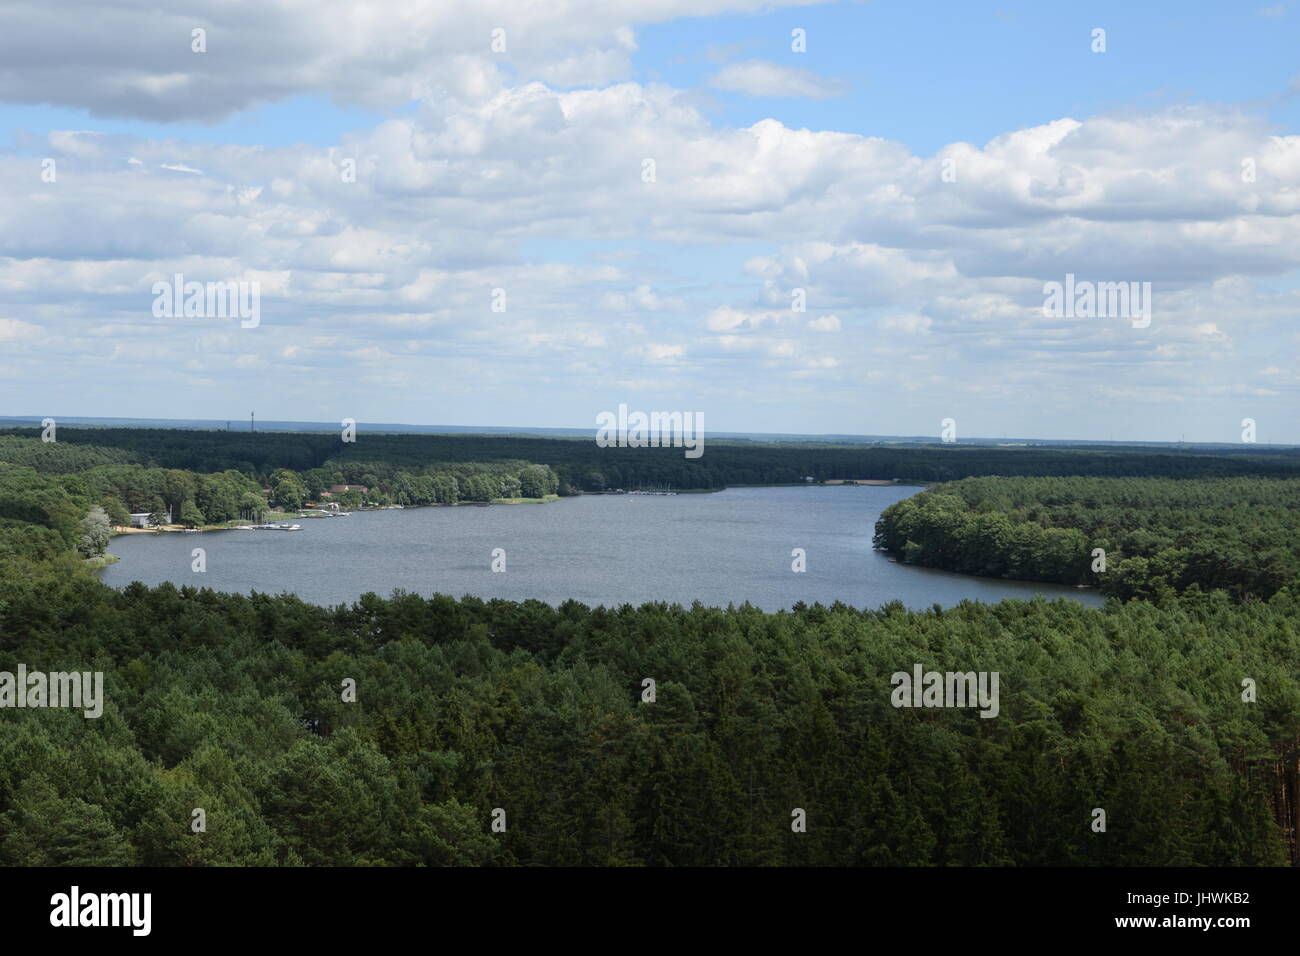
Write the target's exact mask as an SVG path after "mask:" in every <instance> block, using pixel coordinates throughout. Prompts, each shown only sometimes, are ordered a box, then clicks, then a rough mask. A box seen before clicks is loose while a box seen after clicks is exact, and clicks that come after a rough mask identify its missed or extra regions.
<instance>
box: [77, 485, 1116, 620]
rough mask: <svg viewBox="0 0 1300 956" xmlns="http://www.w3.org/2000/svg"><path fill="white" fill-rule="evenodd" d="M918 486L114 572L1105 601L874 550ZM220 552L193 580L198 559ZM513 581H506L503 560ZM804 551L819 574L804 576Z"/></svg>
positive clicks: (809, 493)
mask: <svg viewBox="0 0 1300 956" xmlns="http://www.w3.org/2000/svg"><path fill="white" fill-rule="evenodd" d="M920 490H921V489H920V488H919V487H915V486H910V487H909V486H834V487H826V486H814V487H806V488H730V489H727V490H726V491H722V492H718V493H716V494H686V495H676V496H664V497H657V496H643V495H587V496H583V497H577V498H565V499H562V500H560V501H557V502H553V503H549V504H522V505H492V506H490V507H464V506H462V507H455V508H447V507H441V508H439V507H433V508H407V509H404V510H392V511H368V512H358V513H356V514H353V515H351V516H350V517H347V518H331V519H328V520H326V519H318V518H317V519H303V520H301V521H300V522H299V523H300V524H302V526H303V530H302V531H296V532H291V533H285V532H281V531H213V532H204V533H203V534H158V535H119V536H117V537H115V538H114V539H113V541H112V543H111V544H110V546H109V551H110V552H112V553H113V554H115V555H117V556H118V557H119V558H120V559H121V560H120V561H119V562H118V563H116V564H113V565H110V566H109V567H107V568H105V569H104V570H103V571H102V572H101V580H103V581H104V583H106V584H109V585H111V586H113V587H119V588H120V587H124V586H125V585H127V584H129V583H130V582H131V581H136V580H139V581H143V582H144V583H145V584H149V585H156V584H160V583H162V582H163V581H171V582H172V583H174V584H176V585H178V586H179V585H185V584H189V585H194V586H196V587H210V588H214V589H217V590H220V591H231V592H243V593H249V592H251V591H254V590H256V591H262V592H266V593H271V594H278V593H280V592H282V591H288V592H292V593H294V594H296V595H298V596H299V597H301V598H302V599H303V600H306V601H311V602H313V603H316V604H322V605H332V604H341V603H348V602H351V601H353V600H355V599H356V598H357V597H359V596H360V595H362V594H364V593H365V592H367V591H374V592H375V593H377V594H380V595H383V596H387V595H388V594H389V593H391V592H392V591H393V590H394V589H395V588H400V589H402V590H405V591H411V592H415V593H419V594H423V595H426V596H427V595H430V594H434V593H442V594H450V595H453V596H456V597H459V596H461V595H465V594H472V595H475V596H477V597H481V598H506V599H509V600H514V601H520V600H524V599H526V598H538V599H540V600H542V601H546V602H547V603H549V604H559V603H561V602H563V601H565V600H568V599H573V600H577V601H581V602H582V603H584V604H589V605H597V604H604V605H606V606H610V605H619V604H625V603H626V604H641V603H644V602H647V601H668V602H672V603H678V604H683V605H687V606H689V605H690V604H691V602H693V601H701V602H703V603H704V604H707V605H715V606H719V607H726V606H727V605H728V604H737V605H739V604H741V603H743V602H745V601H748V602H750V603H751V604H753V605H755V606H756V607H761V608H763V609H765V610H779V609H782V608H789V607H790V606H791V605H793V604H795V603H796V602H798V601H803V602H804V603H806V604H812V603H814V602H821V603H823V604H829V603H832V602H834V601H842V602H844V603H845V604H851V605H853V606H855V607H862V608H878V607H880V606H881V605H883V604H887V603H889V602H890V601H894V600H898V601H902V602H903V603H904V604H905V605H907V606H908V607H910V608H928V607H930V606H931V605H934V604H940V605H943V606H945V607H947V606H951V605H953V604H957V603H959V602H960V601H962V600H964V599H967V598H969V599H972V600H980V601H990V602H992V601H999V600H1001V599H1003V598H1031V597H1033V596H1034V595H1035V594H1044V595H1047V596H1049V597H1067V598H1071V599H1073V600H1077V601H1080V602H1082V603H1084V604H1087V605H1090V606H1100V605H1101V604H1102V603H1103V600H1102V598H1101V596H1100V594H1099V593H1098V592H1096V591H1091V590H1079V589H1076V588H1068V587H1060V586H1057V585H1049V584H1032V583H1026V582H1020V581H1003V580H997V579H989V578H975V577H969V576H966V575H961V574H952V573H949V572H946V571H934V570H930V569H927V568H918V567H908V566H906V565H903V564H896V563H894V562H892V561H890V560H889V559H888V558H887V557H886V556H885V555H883V554H881V553H880V552H878V551H873V550H872V548H871V536H872V532H873V531H874V529H875V524H876V518H877V517H878V516H879V514H880V512H881V511H882V510H883V509H884V508H886V507H888V506H889V505H891V504H893V503H894V502H895V501H899V500H901V499H903V498H907V497H909V496H911V495H913V494H916V493H917V492H918V491H920ZM194 548H203V549H204V550H205V551H206V552H207V556H206V557H207V571H206V572H204V573H196V572H193V571H191V563H192V560H193V559H192V558H191V556H190V552H191V550H192V549H194ZM495 548H501V549H504V551H505V562H506V570H505V572H504V573H501V572H493V571H492V569H491V565H492V552H493V549H495ZM794 548H802V549H804V552H805V554H806V566H807V570H806V572H804V573H795V572H793V571H792V570H791V563H792V561H793V560H794V559H793V558H792V557H791V551H792V550H793V549H794Z"/></svg>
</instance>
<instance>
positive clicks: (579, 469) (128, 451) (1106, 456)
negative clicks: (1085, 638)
mask: <svg viewBox="0 0 1300 956" xmlns="http://www.w3.org/2000/svg"><path fill="white" fill-rule="evenodd" d="M39 436H40V430H39V429H36V428H26V429H24V428H14V429H6V430H4V431H0V461H9V462H12V463H14V464H27V465H31V466H32V467H34V468H38V469H45V470H50V469H53V470H56V471H65V470H73V469H69V468H66V467H65V465H64V462H65V461H67V460H68V459H67V458H64V457H62V456H64V455H71V454H73V453H72V452H62V451H60V452H51V451H49V450H48V449H49V447H51V446H53V445H56V444H57V445H60V446H62V445H65V444H66V445H69V446H76V447H78V448H80V449H81V452H80V454H82V455H84V456H85V457H84V461H86V462H91V463H94V464H112V463H121V461H122V458H123V457H124V456H125V457H126V458H128V459H129V461H130V462H132V463H136V464H141V465H146V466H149V467H155V468H167V469H182V470H187V471H192V472H196V473H203V474H213V473H219V472H224V471H229V470H234V471H239V472H242V473H244V474H247V475H250V476H254V477H256V478H258V479H259V480H265V479H266V478H268V477H269V476H270V475H271V473H272V472H274V471H275V470H276V469H281V468H283V469H288V470H291V471H295V472H299V473H302V472H307V471H310V470H312V469H314V468H321V467H329V468H330V469H332V470H333V471H336V472H341V473H343V474H344V475H346V476H347V477H346V482H347V483H357V482H358V481H359V479H360V478H361V476H362V475H363V474H365V473H366V472H367V471H369V472H372V473H373V474H375V475H378V476H380V477H383V476H384V475H385V473H386V472H387V471H396V470H399V469H404V470H415V469H422V468H427V467H428V466H429V465H431V464H434V463H440V462H479V463H486V462H495V461H525V462H534V463H537V464H542V465H547V466H549V467H550V468H551V469H552V470H553V471H554V472H555V473H556V475H557V476H558V479H559V482H558V492H559V494H561V495H568V494H573V493H575V492H580V491H605V490H613V489H616V488H624V489H629V490H630V489H632V488H636V487H649V486H656V487H668V486H671V487H672V488H674V489H676V490H679V491H686V490H702V491H708V490H717V489H721V488H725V487H728V486H733V485H764V484H796V483H802V482H804V480H805V479H806V478H812V479H814V480H815V481H825V480H827V479H896V480H900V481H921V482H940V481H955V480H957V479H959V478H967V477H973V476H981V475H1028V476H1053V475H1058V476H1065V475H1095V476H1108V477H1118V476H1128V477H1143V476H1153V477H1212V476H1220V477H1229V476H1234V475H1241V476H1244V475H1277V476H1292V477H1300V449H1266V448H1260V447H1257V446H1250V445H1242V446H1217V447H1214V448H1208V449H1194V448H1193V449H1177V450H1176V449H1173V448H1171V447H1169V446H1160V447H1157V446H1120V445H1109V446H1104V447H1100V448H1098V447H1095V446H1086V447H1084V446H1080V447H1065V448H1062V447H1059V446H1053V447H1048V448H997V447H990V446H988V445H967V444H952V445H944V444H941V443H938V442H936V443H935V444H933V445H884V444H881V445H835V444H830V443H804V444H800V443H792V442H782V443H776V442H769V443H758V442H739V441H731V442H724V441H716V442H715V441H712V440H710V441H709V443H708V445H707V448H706V451H705V453H704V455H703V457H701V458H697V459H688V458H686V457H684V455H683V453H682V449H680V448H600V447H598V446H597V445H596V443H595V440H594V437H595V431H594V429H593V437H592V439H576V438H533V437H512V436H498V435H491V436H488V435H412V434H371V433H367V432H365V431H364V430H362V431H359V432H358V434H357V436H356V437H357V440H356V441H355V442H349V443H344V442H342V441H341V440H340V437H339V435H338V434H337V433H325V432H247V431H229V432H228V431H202V430H182V429H161V428H72V427H59V428H58V431H57V437H58V441H57V442H50V443H44V444H46V446H47V447H46V449H37V448H34V447H32V445H31V442H30V441H27V442H25V443H20V444H25V445H27V446H28V447H27V448H25V449H24V450H22V451H21V452H20V451H19V450H18V449H17V447H16V444H15V443H14V442H13V439H29V440H30V439H34V438H38V437H39ZM50 456H58V457H50ZM79 467H85V466H79Z"/></svg>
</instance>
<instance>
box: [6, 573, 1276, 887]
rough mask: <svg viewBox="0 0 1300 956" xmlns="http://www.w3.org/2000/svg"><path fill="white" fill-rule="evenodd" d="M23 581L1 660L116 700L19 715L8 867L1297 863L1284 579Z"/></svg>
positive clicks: (9, 768)
mask: <svg viewBox="0 0 1300 956" xmlns="http://www.w3.org/2000/svg"><path fill="white" fill-rule="evenodd" d="M2 587H3V600H2V601H0V633H2V634H3V635H4V637H3V641H2V643H0V669H3V670H10V671H12V670H13V669H14V668H15V667H16V665H17V663H18V662H19V661H22V662H25V663H26V664H27V666H28V667H29V668H41V667H45V668H47V669H51V670H52V669H70V668H77V669H98V670H102V671H103V672H104V674H105V697H106V700H107V703H106V705H105V712H104V715H103V717H102V718H100V719H98V720H86V719H84V718H83V717H82V716H81V715H80V714H78V713H75V712H68V711H53V710H24V711H13V710H11V711H8V712H6V713H4V715H3V717H4V719H3V720H0V865H63V864H72V863H86V864H112V865H125V864H140V865H159V866H194V865H218V864H245V865H277V864H278V865H301V864H306V865H474V864H477V865H489V864H490V865H524V864H527V865H539V864H540V865H602V866H603V865H651V866H669V865H674V866H681V865H886V866H901V865H932V866H943V865H1017V866H1032V865H1160V864H1170V865H1206V864H1216V865H1284V864H1287V863H1288V862H1295V845H1294V833H1295V831H1294V826H1295V819H1294V813H1295V804H1294V800H1295V796H1296V790H1295V786H1296V775H1295V770H1296V765H1297V760H1298V759H1300V677H1298V674H1297V666H1296V661H1297V660H1300V626H1298V625H1300V606H1298V605H1297V602H1296V601H1295V599H1294V597H1292V596H1291V595H1289V594H1279V595H1278V596H1275V597H1274V599H1273V600H1272V601H1271V602H1269V603H1267V604H1265V603H1258V602H1256V603H1251V604H1247V605H1242V604H1235V603H1233V602H1232V601H1230V600H1229V599H1228V598H1227V596H1226V595H1223V594H1219V595H1206V594H1198V595H1188V596H1184V597H1181V598H1172V599H1169V600H1168V601H1167V602H1165V603H1164V604H1162V605H1161V606H1160V607H1156V606H1154V605H1152V604H1150V603H1147V602H1142V601H1134V602H1131V603H1128V604H1120V603H1118V602H1113V603H1112V604H1110V605H1109V606H1108V607H1107V608H1106V609H1105V610H1104V611H1097V610H1090V609H1086V608H1084V607H1082V606H1080V605H1077V604H1075V603H1073V602H1068V601H1054V602H1047V601H1043V600H1037V601H1033V602H1017V601H1011V602H1004V603H1002V604H1000V605H996V606H989V605H985V604H979V603H965V604H963V605H961V606H959V607H957V608H953V609H951V610H947V611H943V612H936V613H910V612H907V611H905V610H903V609H902V607H901V606H897V605H894V606H888V607H885V608H882V609H880V610H879V611H874V612H872V611H858V610H853V609H850V608H847V607H844V606H840V605H835V606H832V607H823V606H813V607H797V608H795V609H794V610H793V611H792V612H789V613H784V612H783V613H776V614H768V613H763V612H760V611H757V610H755V609H753V608H751V607H748V606H744V607H739V608H728V609H725V610H723V609H717V608H705V607H702V606H695V607H692V608H689V609H686V608H682V607H676V606H673V607H670V606H664V605H655V604H648V605H644V606H642V607H638V608H633V607H621V608H609V609H604V608H597V609H590V608H587V607H584V606H581V605H578V604H574V603H567V604H564V605H562V606H560V607H558V608H552V607H549V606H547V605H545V604H541V603H538V602H526V603H522V604H516V603H511V602H503V601H493V602H486V603H485V602H483V601H480V600H476V599H470V598H466V599H462V600H459V601H458V600H454V599H452V598H449V597H433V598H431V599H425V598H421V597H419V596H415V595H406V594H395V595H393V596H391V597H390V598H387V599H383V598H379V597H376V596H374V595H367V596H365V597H363V598H362V599H361V600H360V601H358V602H356V603H355V604H353V605H351V606H346V607H336V608H332V609H324V608H319V607H315V606H312V605H308V604H304V603H302V602H300V601H298V600H296V599H294V598H292V597H289V596H280V597H270V596H266V595H253V596H251V597H244V596H240V595H229V594H221V593H215V592H212V591H208V590H202V591H198V590H195V589H192V588H188V587H186V588H182V589H179V590H178V589H176V588H174V587H172V586H170V585H163V586H161V587H158V588H155V589H152V590H150V589H148V588H145V587H143V586H142V585H131V586H130V587H128V588H127V589H125V590H124V591H123V592H120V593H119V592H115V591H112V590H110V589H108V588H105V587H102V586H100V585H98V584H96V583H94V582H92V581H88V580H86V579H84V578H81V577H77V576H75V575H74V576H63V575H58V574H53V573H52V574H49V575H37V576H34V577H32V578H27V577H14V576H10V575H8V574H6V575H5V577H4V584H3V586H2ZM913 662H919V663H921V664H923V665H925V666H927V667H931V666H933V667H936V668H940V669H949V670H968V669H974V670H990V671H998V672H1000V674H1001V680H1002V682H1001V687H1002V691H1001V697H1002V699H1001V713H1000V715H999V717H998V718H997V719H994V720H983V719H980V718H979V717H978V716H977V715H976V714H975V713H973V712H971V711H964V710H952V709H938V710H928V711H912V710H899V709H895V708H894V707H892V706H891V705H890V697H889V690H890V687H889V675H890V674H891V672H894V671H898V670H900V669H907V668H910V667H911V666H912V664H913ZM646 678H651V679H653V680H654V681H655V682H656V685H657V686H656V699H655V701H654V702H645V701H644V700H643V696H642V695H643V690H642V688H643V682H644V680H645V679H646ZM348 679H351V680H353V681H355V686H356V699H355V702H348V701H346V700H344V699H343V696H344V695H343V694H342V693H341V688H343V687H344V686H345V685H344V681H345V680H348ZM1244 679H1250V680H1252V681H1254V682H1255V683H1256V685H1257V686H1258V701H1257V702H1250V703H1248V702H1244V701H1243V698H1242V682H1243V680H1244ZM194 808H202V809H203V810H204V811H205V813H206V819H207V829H206V832H204V833H202V834H195V833H192V832H191V831H190V820H191V813H192V810H193V809H194ZM1096 808H1101V809H1104V810H1105V812H1106V816H1107V829H1106V831H1105V832H1095V831H1094V830H1093V829H1092V828H1091V826H1090V824H1091V823H1092V821H1093V811H1094V810H1095V809H1096ZM797 809H799V810H803V811H804V812H805V814H806V819H807V829H806V832H802V833H799V832H794V831H792V828H791V815H792V812H793V811H795V810H797ZM498 811H501V812H503V813H504V816H503V817H502V816H500V814H498ZM494 816H496V818H498V819H502V820H504V825H505V829H504V831H503V832H495V831H493V830H492V829H491V821H492V820H493V819H494Z"/></svg>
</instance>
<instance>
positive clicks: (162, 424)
mask: <svg viewBox="0 0 1300 956" xmlns="http://www.w3.org/2000/svg"><path fill="white" fill-rule="evenodd" d="M46 417H54V418H55V419H56V420H57V421H58V423H59V424H60V425H77V426H80V427H83V428H182V429H193V430H198V431H227V430H229V431H249V430H250V423H249V421H248V420H247V419H234V418H232V419H230V420H229V421H227V420H225V419H204V418H98V417H95V416H86V415H75V416H74V415H69V416H45V415H0V428H17V427H28V428H30V427H39V426H40V424H41V420H42V419H43V418H46ZM339 427H340V423H339V422H290V421H276V420H273V419H272V420H267V421H262V420H260V419H259V420H258V421H257V422H256V425H255V429H254V430H256V431H259V432H336V431H338V430H339ZM357 429H358V430H362V431H367V432H371V433H380V434H392V435H402V434H417V435H529V436H536V437H544V438H591V437H592V436H593V435H594V434H595V433H596V426H595V425H594V424H593V425H589V426H587V427H584V428H535V427H530V426H526V425H505V426H502V425H408V424H402V423H398V422H358V423H357ZM708 437H709V438H710V439H711V440H713V441H752V442H762V443H765V444H766V443H773V442H795V443H801V444H808V443H818V444H832V445H913V444H922V445H933V444H938V443H939V441H938V438H937V437H936V436H935V435H841V434H824V435H798V434H791V433H788V432H721V431H710V432H709V433H708ZM955 444H960V445H998V446H1002V447H1008V448H1013V447H1046V446H1053V445H1083V446H1087V445H1094V446H1104V445H1109V446H1128V447H1133V448H1147V447H1152V448H1235V449H1238V450H1240V449H1241V448H1242V445H1241V443H1239V442H1162V441H1097V440H1091V439H1075V438H1024V437H1001V438H987V437H978V436H972V437H969V438H961V439H960V440H959V441H957V442H955ZM1257 447H1266V448H1267V447H1272V448H1289V447H1300V446H1290V445H1271V444H1269V443H1267V442H1260V443H1259V445H1258V446H1257Z"/></svg>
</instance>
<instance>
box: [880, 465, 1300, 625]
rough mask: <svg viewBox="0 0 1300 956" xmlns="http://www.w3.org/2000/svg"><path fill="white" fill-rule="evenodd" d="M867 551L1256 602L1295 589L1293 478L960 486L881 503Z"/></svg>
mask: <svg viewBox="0 0 1300 956" xmlns="http://www.w3.org/2000/svg"><path fill="white" fill-rule="evenodd" d="M874 543H875V546H876V547H877V548H881V549H883V550H886V551H890V552H893V553H896V554H898V555H899V556H900V557H901V559H902V560H904V561H907V562H908V563H913V564H921V565H925V566H926V567H934V568H943V569H945V570H949V571H960V572H963V573H966V574H980V575H986V576H990V577H1007V578H1020V579H1023V580H1032V581H1045V582H1053V583H1057V584H1087V585H1094V586H1099V587H1100V588H1101V590H1102V593H1103V594H1106V595H1113V596H1115V597H1119V598H1131V597H1148V598H1151V597H1157V596H1159V595H1161V594H1163V593H1166V592H1174V593H1182V592H1184V591H1187V590H1189V589H1191V588H1197V589H1198V590H1202V591H1213V590H1218V589H1222V590H1224V591H1226V592H1228V593H1229V594H1230V595H1231V596H1232V597H1233V598H1234V599H1236V600H1245V599H1247V598H1251V597H1255V598H1261V599H1266V598H1269V597H1272V596H1273V595H1274V594H1276V593H1277V592H1278V591H1279V590H1281V589H1282V588H1283V587H1285V586H1287V585H1290V586H1291V588H1292V591H1293V592H1295V593H1300V480H1297V479H1286V478H1272V477H1255V478H1195V479H1192V478H1179V479H1173V478H1088V477H1070V478H1001V477H988V478H966V479H963V480H961V481H957V482H952V483H948V484H941V485H936V486H934V487H932V488H929V489H927V490H926V491H924V492H922V493H921V494H919V495H915V496H913V497H911V498H908V499H906V500H904V501H900V502H897V503H896V504H893V505H891V506H890V507H889V508H887V509H886V510H885V511H884V513H883V514H882V515H881V517H880V519H879V521H878V522H877V524H876V534H875V539H874ZM1098 549H1100V551H1101V552H1103V554H1095V553H1094V552H1096V551H1097V550H1098ZM1103 558H1104V560H1103Z"/></svg>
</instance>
